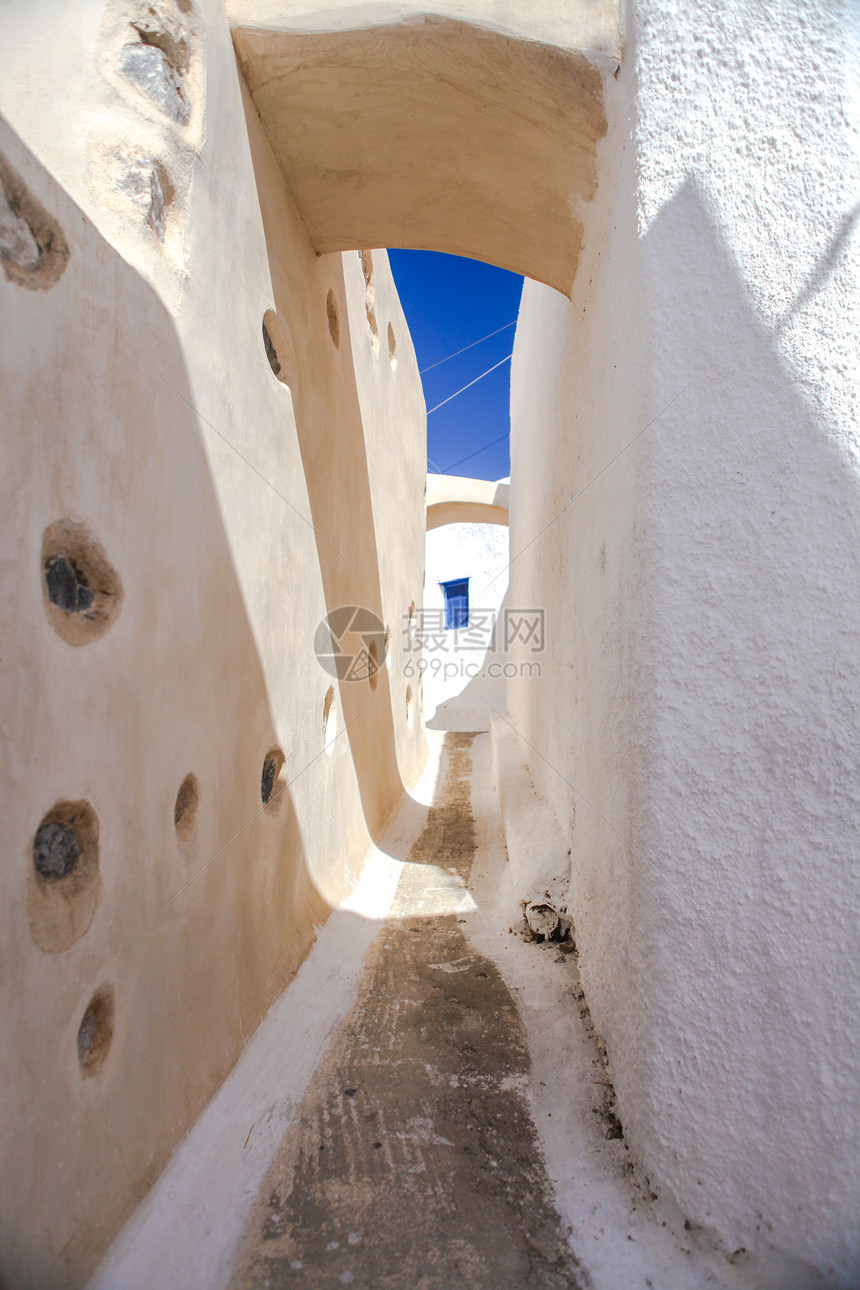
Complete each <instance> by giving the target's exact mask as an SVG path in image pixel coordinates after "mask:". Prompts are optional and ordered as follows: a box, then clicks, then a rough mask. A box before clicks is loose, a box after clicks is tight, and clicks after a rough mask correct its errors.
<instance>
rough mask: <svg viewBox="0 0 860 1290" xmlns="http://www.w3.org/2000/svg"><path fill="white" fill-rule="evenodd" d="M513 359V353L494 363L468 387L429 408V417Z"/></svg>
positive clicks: (465, 386) (463, 387)
mask: <svg viewBox="0 0 860 1290" xmlns="http://www.w3.org/2000/svg"><path fill="white" fill-rule="evenodd" d="M512 358H513V352H511V353H510V354H507V355H506V356H505V357H504V358H502V359H500V360H499V362H498V363H494V364H493V366H492V367H488V368H487V370H486V372H482V373H481V375H480V376H476V377H475V379H474V381H470V382H469V384H468V385H464V386H462V387H461V389H459V390H455V391H454V393H453V394H449V395H448V397H447V399H443V400H442V402H441V403H437V404H436V406H435V408H428V409H427V415H428V417H429V415H430V413H431V412H438V411H439V409H440V408H444V406H445V404H446V403H450V402H451V400H452V399H456V397H457V395H458V394H462V393H463V390H469V389H471V388H472V386H473V385H477V384H478V382H479V381H483V379H484V377H485V376H489V375H490V372H495V370H496V368H497V367H501V366H502V363H507V362H509V361H510V360H511V359H512Z"/></svg>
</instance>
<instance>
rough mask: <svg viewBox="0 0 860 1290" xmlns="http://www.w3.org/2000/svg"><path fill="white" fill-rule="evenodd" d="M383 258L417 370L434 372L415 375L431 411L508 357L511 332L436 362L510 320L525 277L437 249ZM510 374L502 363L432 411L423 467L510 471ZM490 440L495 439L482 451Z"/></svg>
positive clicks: (495, 475) (492, 474) (486, 474)
mask: <svg viewBox="0 0 860 1290" xmlns="http://www.w3.org/2000/svg"><path fill="white" fill-rule="evenodd" d="M388 256H389V259H390V261H391V268H392V272H393V273H394V281H395V282H396V284H397V290H398V292H399V294H400V300H401V303H402V305H403V310H404V312H405V314H406V321H407V322H408V324H409V330H410V332H411V333H412V341H413V344H414V345H415V352H416V354H417V355H418V366H419V368H429V367H432V370H431V371H425V372H424V374H423V376H422V378H421V379H422V380H423V382H424V397H425V399H426V401H427V408H428V411H429V409H430V408H433V407H435V406H436V404H438V403H441V402H442V401H443V399H447V398H448V396H449V395H451V394H453V393H454V391H455V390H459V389H460V388H461V386H464V385H466V384H467V383H468V382H469V381H472V380H474V379H475V377H476V376H480V374H481V373H482V372H485V371H486V370H487V368H489V367H492V366H493V364H494V363H498V362H499V361H500V360H501V359H504V358H505V357H506V356H507V355H508V354H510V352H511V350H512V349H513V347H514V331H515V328H514V327H507V328H505V330H504V331H501V332H499V334H498V335H496V336H492V337H490V339H489V340H485V341H484V342H483V343H482V344H480V345H475V346H474V347H473V348H471V349H467V350H466V352H465V353H464V354H460V355H458V356H457V357H456V358H451V359H450V361H449V362H444V363H440V360H441V359H445V358H447V357H448V356H449V355H450V354H454V353H455V352H456V351H457V350H459V349H462V348H463V347H464V346H466V345H471V344H472V342H473V341H476V340H478V339H479V338H480V337H482V336H486V335H487V334H488V333H489V332H493V331H496V330H497V328H500V327H505V324H506V323H512V322H514V320H515V319H516V316H517V311H518V309H519V305H520V294H521V292H522V285H523V280H522V278H521V277H520V276H519V275H517V274H515V273H507V272H506V271H505V270H504V269H496V268H494V267H493V266H492V265H490V264H483V263H481V262H480V261H479V260H464V259H461V258H460V257H459V256H456V255H441V254H439V253H438V252H436V251H389V252H388ZM434 364H439V366H433V365H434ZM510 370H511V365H510V363H509V362H503V363H502V365H501V367H497V368H496V370H495V371H494V372H491V373H490V374H489V376H486V377H485V378H484V379H483V380H482V381H478V383H477V384H476V385H473V386H472V388H471V389H469V390H466V391H464V393H462V394H459V395H458V396H457V397H456V398H455V399H452V400H451V402H450V403H446V404H445V406H444V407H441V408H439V409H438V411H436V412H432V413H430V415H429V416H428V418H427V456H428V458H429V462H428V470H433V469H434V468H436V469H438V470H440V471H441V472H442V473H444V474H449V473H450V474H453V475H468V476H470V477H471V478H473V479H501V478H503V477H504V476H505V475H508V474H510V469H511V467H510V451H509V435H510V386H511V375H510ZM494 439H501V442H500V443H496V444H494V445H493V446H492V447H485V445H486V444H489V443H491V441H492V440H494ZM476 450H480V451H477V452H476ZM473 453H474V454H475V455H474V456H473V455H472V454H473ZM464 457H465V458H468V460H466V461H464V460H463V458H464Z"/></svg>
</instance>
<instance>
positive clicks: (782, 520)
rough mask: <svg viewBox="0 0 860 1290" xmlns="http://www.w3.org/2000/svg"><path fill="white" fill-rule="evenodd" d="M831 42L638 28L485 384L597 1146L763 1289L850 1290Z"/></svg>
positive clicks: (846, 300)
mask: <svg viewBox="0 0 860 1290" xmlns="http://www.w3.org/2000/svg"><path fill="white" fill-rule="evenodd" d="M856 24H857V12H856V10H850V9H849V7H848V6H838V5H832V4H826V3H820V2H818V3H803V4H800V3H793V4H782V5H776V6H769V7H768V8H767V9H766V10H765V9H764V8H751V7H750V6H748V5H743V4H740V3H731V4H726V3H724V2H721V3H715V2H714V3H704V4H700V5H697V6H696V7H695V9H693V8H692V7H689V6H685V5H682V4H680V3H676V4H667V3H659V4H658V3H652V2H651V0H643V2H642V3H639V4H637V6H636V8H635V12H634V13H633V15H632V18H631V25H630V32H629V35H630V45H629V47H628V53H627V56H626V59H625V64H624V67H623V68H622V70H621V72H620V74H619V77H618V80H617V81H614V80H612V79H610V80H609V81H608V83H607V109H608V114H609V118H610V130H609V135H608V137H607V140H606V142H605V144H604V145H603V151H602V154H601V166H602V178H601V186H600V191H599V193H598V197H597V199H596V201H595V203H594V204H593V209H592V210H591V211H590V212H589V214H588V219H589V224H588V227H587V236H586V253H585V256H584V259H583V262H582V264H581V266H580V271H579V275H578V278H577V282H576V284H575V289H574V292H573V299H572V302H571V304H570V305H568V304H567V303H566V302H565V301H564V300H563V299H562V298H561V297H559V296H556V295H554V294H553V293H551V292H549V291H547V290H546V289H544V288H538V287H536V286H534V285H531V286H528V287H527V289H526V292H525V295H524V301H523V310H522V314H521V321H520V327H519V331H518V338H517V349H516V354H515V362H514V369H513V444H512V481H513V482H512V494H511V551H512V557H513V562H512V573H511V595H512V596H518V597H520V596H522V595H523V594H531V595H533V596H536V595H543V596H544V597H545V599H546V601H547V605H548V624H549V631H548V634H549V646H548V659H549V660H551V662H552V666H549V665H548V666H547V668H546V669H545V672H544V680H543V682H541V683H539V684H538V685H536V684H535V683H534V682H529V683H528V684H526V683H524V682H523V683H515V684H513V685H512V686H511V687H510V690H509V701H510V709H511V713H512V716H513V720H514V722H515V724H516V726H517V728H518V730H519V731H520V733H521V735H522V737H523V739H524V740H526V741H527V744H530V745H532V747H531V750H529V749H528V746H527V745H524V753H525V755H527V757H528V759H529V763H530V766H531V768H532V770H533V772H534V774H535V779H536V784H537V786H538V788H539V789H540V791H542V792H543V793H545V794H546V795H547V796H550V797H552V798H553V800H554V801H555V803H556V806H557V810H558V814H559V818H560V820H562V821H563V822H564V824H565V826H566V827H567V829H568V830H569V832H570V835H571V837H572V842H573V879H572V896H573V902H574V909H575V917H576V922H577V937H578V940H579V943H580V947H581V952H582V971H583V982H584V985H585V988H586V992H587V995H588V998H589V1002H590V1005H591V1009H592V1014H593V1016H594V1019H595V1024H596V1025H597V1027H598V1029H599V1030H600V1031H601V1033H602V1034H603V1036H604V1038H605V1039H606V1041H607V1043H608V1047H609V1053H610V1057H611V1061H612V1067H613V1073H614V1078H615V1083H616V1087H617V1091H618V1099H619V1110H620V1115H621V1118H622V1121H623V1123H624V1126H625V1132H626V1135H627V1138H628V1141H629V1143H630V1145H631V1148H632V1150H633V1152H634V1155H635V1156H636V1157H637V1159H638V1160H639V1162H640V1165H641V1168H642V1170H643V1173H647V1175H648V1177H649V1178H650V1181H651V1184H652V1186H653V1187H654V1190H655V1191H656V1192H657V1193H658V1194H659V1195H660V1196H661V1198H663V1199H664V1200H665V1201H666V1202H667V1203H672V1204H677V1205H678V1206H679V1207H680V1209H681V1212H682V1214H683V1215H684V1216H685V1217H686V1218H688V1219H689V1221H690V1223H691V1225H692V1228H693V1230H694V1231H695V1229H696V1228H697V1227H701V1228H704V1229H707V1230H709V1231H711V1232H712V1233H714V1234H715V1235H716V1236H717V1237H718V1238H719V1239H720V1241H721V1242H722V1243H723V1245H724V1247H725V1249H726V1251H727V1252H736V1253H735V1255H734V1257H735V1260H736V1261H737V1262H740V1263H743V1262H744V1261H745V1260H747V1261H749V1260H752V1259H754V1258H755V1257H756V1254H757V1252H759V1253H760V1254H761V1255H762V1256H763V1257H765V1259H766V1261H767V1262H768V1263H769V1266H770V1268H771V1270H772V1276H774V1277H776V1281H775V1282H774V1283H775V1284H779V1285H792V1286H800V1285H807V1284H809V1285H811V1284H820V1283H821V1282H820V1281H819V1280H818V1278H820V1277H823V1278H824V1282H825V1283H826V1284H834V1285H843V1286H850V1285H856V1284H857V1281H858V1277H860V1232H859V1231H858V1224H857V1206H856V1196H857V1195H858V1194H860V1175H858V1159H857V1149H856V1144H857V1141H858V1132H860V1098H858V1061H857V1044H856V1036H857V1028H858V1014H860V974H858V964H860V953H858V949H860V947H858V943H857V942H858V932H857V928H858V904H860V900H858V891H857V881H856V876H855V869H856V862H855V860H854V857H855V856H856V853H857V845H858V819H860V811H858V807H860V783H858V777H857V772H856V744H857V733H858V732H857V725H858V722H857V717H858V707H860V673H858V666H857V659H856V639H857V630H858V627H860V595H859V594H858V587H860V580H859V579H858V573H860V569H858V563H860V557H858V551H860V543H858V538H860V478H858V461H857V448H858V444H857V429H856V427H857V419H856V411H857V363H856V356H855V354H856V335H857V291H856V284H857V253H858V245H860V233H858V231H857V230H856V223H857V216H858V210H860V207H858V193H860V184H858V178H860V168H858V158H857V152H856V140H857V122H858V118H857V112H856V91H855V90H853V89H852V87H851V85H850V83H849V75H850V74H851V69H852V67H853V66H856V50H857V33H856ZM536 443H540V444H541V445H542V451H541V452H540V453H538V452H537V451H536V448H535V445H536ZM617 454H620V455H618V456H617V460H616V455H617ZM583 490H585V491H583ZM580 494H581V495H580ZM573 498H576V499H577V500H575V501H574V502H573V504H571V505H568V503H570V502H571V499H573ZM564 507H567V509H565V510H564V511H563V513H562V514H561V516H560V518H558V519H557V520H555V522H554V523H552V524H551V525H550V527H549V528H547V529H546V531H545V532H544V534H543V536H542V537H541V538H540V539H539V540H538V541H536V542H535V543H534V545H532V546H530V547H528V548H527V549H525V548H526V544H527V543H529V542H530V541H531V539H532V538H533V537H534V536H535V535H536V534H537V533H538V532H539V531H540V530H541V529H543V528H544V526H545V525H546V524H547V522H548V521H550V520H551V519H553V517H554V516H555V515H556V514H557V512H559V511H562V508H564ZM520 551H522V552H523V553H522V555H520V556H519V558H518V552H520ZM550 606H555V616H554V617H553V616H551V614H550V609H549V607H550Z"/></svg>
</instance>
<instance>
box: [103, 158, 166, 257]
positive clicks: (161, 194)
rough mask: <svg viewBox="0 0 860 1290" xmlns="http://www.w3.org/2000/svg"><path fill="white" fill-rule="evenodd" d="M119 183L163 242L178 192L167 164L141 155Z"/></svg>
mask: <svg viewBox="0 0 860 1290" xmlns="http://www.w3.org/2000/svg"><path fill="white" fill-rule="evenodd" d="M117 184H118V187H119V189H120V190H121V192H123V193H125V195H126V196H127V197H129V198H130V199H131V200H132V201H133V202H134V204H135V205H136V206H137V207H138V208H139V209H140V211H141V213H142V214H143V217H144V219H145V220H146V223H147V224H148V225H149V227H150V228H151V229H152V231H153V233H154V234H155V236H156V237H157V238H158V240H159V242H163V241H164V235H165V233H166V232H167V220H168V215H169V210H170V205H171V203H172V201H173V195H174V192H173V185H172V183H171V182H170V178H169V176H168V174H167V171H166V170H165V168H164V166H162V165H161V163H160V162H158V161H155V160H153V159H152V158H151V157H137V158H135V159H134V160H133V161H132V162H131V163H130V164H129V166H128V168H127V169H126V170H125V172H124V173H123V174H121V175H120V176H119V178H118V181H117Z"/></svg>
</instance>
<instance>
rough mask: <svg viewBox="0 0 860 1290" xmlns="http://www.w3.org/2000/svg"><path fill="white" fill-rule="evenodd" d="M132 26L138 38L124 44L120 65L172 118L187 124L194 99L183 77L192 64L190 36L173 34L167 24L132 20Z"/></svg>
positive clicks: (178, 123)
mask: <svg viewBox="0 0 860 1290" xmlns="http://www.w3.org/2000/svg"><path fill="white" fill-rule="evenodd" d="M153 12H155V11H153ZM131 26H132V27H133V29H134V30H135V31H136V32H137V36H138V39H137V41H129V42H128V43H127V44H125V45H123V47H122V50H121V53H120V69H121V70H122V72H123V73H124V75H126V76H127V77H128V79H129V80H130V81H133V82H134V83H135V85H137V86H138V87H139V88H140V89H141V90H143V92H144V94H146V95H147V97H148V98H150V99H151V100H152V102H153V103H155V104H156V105H157V106H158V107H159V108H161V110H162V112H164V113H165V115H166V116H168V117H170V119H171V121H175V122H176V124H177V125H181V126H186V125H188V122H189V121H190V120H191V101H190V97H189V93H188V88H187V86H186V84H185V81H184V77H185V74H186V72H187V71H188V66H189V49H188V41H187V39H185V38H184V37H182V36H177V35H174V33H173V32H171V31H170V30H168V29H167V28H166V25H165V26H160V25H159V26H155V25H153V26H149V25H145V24H144V23H143V22H133V23H131Z"/></svg>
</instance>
